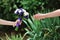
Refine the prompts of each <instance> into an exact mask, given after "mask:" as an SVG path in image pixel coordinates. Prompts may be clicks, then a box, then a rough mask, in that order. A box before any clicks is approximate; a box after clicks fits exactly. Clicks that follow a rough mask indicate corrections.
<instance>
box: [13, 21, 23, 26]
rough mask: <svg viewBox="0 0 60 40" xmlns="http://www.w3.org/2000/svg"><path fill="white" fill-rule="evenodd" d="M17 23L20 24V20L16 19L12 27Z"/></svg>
mask: <svg viewBox="0 0 60 40" xmlns="http://www.w3.org/2000/svg"><path fill="white" fill-rule="evenodd" d="M17 23H19V24H20V25H21V24H22V20H16V21H15V22H14V24H13V27H15V26H16V24H17Z"/></svg>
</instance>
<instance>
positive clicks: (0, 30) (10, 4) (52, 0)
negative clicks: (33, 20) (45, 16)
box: [0, 0, 60, 40]
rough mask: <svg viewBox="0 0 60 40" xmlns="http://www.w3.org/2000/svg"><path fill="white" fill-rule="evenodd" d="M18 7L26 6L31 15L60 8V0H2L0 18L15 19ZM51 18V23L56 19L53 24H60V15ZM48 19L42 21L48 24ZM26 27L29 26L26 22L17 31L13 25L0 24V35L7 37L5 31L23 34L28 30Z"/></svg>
mask: <svg viewBox="0 0 60 40" xmlns="http://www.w3.org/2000/svg"><path fill="white" fill-rule="evenodd" d="M17 8H24V9H25V10H26V11H27V12H29V13H30V15H31V16H33V15H34V14H37V13H48V12H52V11H54V10H57V9H60V0H0V19H4V20H8V21H15V20H16V19H17V18H18V16H17V15H15V14H14V11H15V10H16V9H17ZM50 19H51V20H50V21H51V23H53V21H54V23H53V26H57V25H58V26H60V20H59V19H60V17H57V18H50ZM46 21H48V20H43V21H42V23H43V24H44V25H45V26H46V24H47V22H46ZM48 23H49V22H48ZM44 25H43V26H44ZM48 25H49V24H48ZM49 26H51V25H49ZM24 28H27V26H26V25H25V23H24V22H23V23H22V25H21V27H19V30H18V31H15V30H14V29H15V28H13V27H12V26H5V25H0V36H1V38H5V33H7V34H8V35H10V36H11V34H15V35H16V34H21V35H23V34H24V33H25V32H26V31H25V30H24ZM59 31H60V29H58V32H59ZM39 40H40V39H39ZM52 40H53V39H52ZM54 40H57V39H54Z"/></svg>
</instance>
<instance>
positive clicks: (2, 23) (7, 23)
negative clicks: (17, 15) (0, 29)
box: [0, 19, 15, 26]
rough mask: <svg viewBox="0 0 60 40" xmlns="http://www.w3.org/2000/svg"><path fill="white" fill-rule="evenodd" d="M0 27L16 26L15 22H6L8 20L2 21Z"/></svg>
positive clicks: (0, 20)
mask: <svg viewBox="0 0 60 40" xmlns="http://www.w3.org/2000/svg"><path fill="white" fill-rule="evenodd" d="M0 25H11V26H14V25H15V22H12V21H6V20H3V19H0Z"/></svg>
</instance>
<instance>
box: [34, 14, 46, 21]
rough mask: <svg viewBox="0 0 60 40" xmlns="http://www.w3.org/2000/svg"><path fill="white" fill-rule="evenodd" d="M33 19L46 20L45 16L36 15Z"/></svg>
mask: <svg viewBox="0 0 60 40" xmlns="http://www.w3.org/2000/svg"><path fill="white" fill-rule="evenodd" d="M33 18H35V19H37V20H40V19H44V18H45V14H40V13H39V14H35V15H33Z"/></svg>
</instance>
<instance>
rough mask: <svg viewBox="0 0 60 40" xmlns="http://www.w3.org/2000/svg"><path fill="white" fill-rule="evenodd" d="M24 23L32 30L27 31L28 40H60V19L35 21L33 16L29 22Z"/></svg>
mask: <svg viewBox="0 0 60 40" xmlns="http://www.w3.org/2000/svg"><path fill="white" fill-rule="evenodd" d="M49 11H50V10H48V11H47V12H49ZM23 21H24V23H25V24H26V25H27V26H28V27H29V28H30V30H28V29H25V30H26V31H27V32H26V33H25V35H27V34H28V35H29V38H28V39H27V40H60V32H59V30H60V25H59V24H60V20H59V17H54V18H46V19H43V20H35V19H34V18H33V17H32V16H31V18H29V19H28V20H23Z"/></svg>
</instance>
